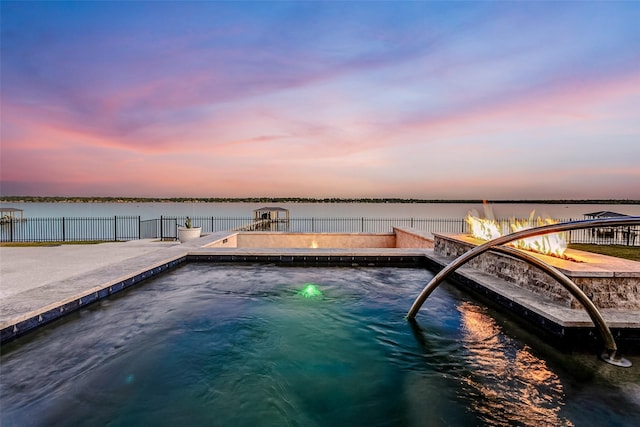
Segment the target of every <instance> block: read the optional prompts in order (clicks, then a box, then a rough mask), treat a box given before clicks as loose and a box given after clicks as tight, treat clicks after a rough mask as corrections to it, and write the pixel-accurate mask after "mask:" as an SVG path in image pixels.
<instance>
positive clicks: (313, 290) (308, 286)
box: [300, 283, 322, 298]
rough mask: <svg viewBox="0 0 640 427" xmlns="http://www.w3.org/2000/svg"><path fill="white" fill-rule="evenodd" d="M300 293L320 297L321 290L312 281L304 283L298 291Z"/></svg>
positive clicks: (308, 296)
mask: <svg viewBox="0 0 640 427" xmlns="http://www.w3.org/2000/svg"><path fill="white" fill-rule="evenodd" d="M300 295H302V296H303V297H305V298H314V297H321V296H322V292H321V291H320V289H318V287H317V286H316V285H314V284H313V283H305V284H304V288H302V290H301V291H300Z"/></svg>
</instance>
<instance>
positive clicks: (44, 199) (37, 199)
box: [0, 196, 640, 205]
mask: <svg viewBox="0 0 640 427" xmlns="http://www.w3.org/2000/svg"><path fill="white" fill-rule="evenodd" d="M0 202H4V203H8V202H14V203H482V202H487V203H491V204H498V203H547V204H548V203H552V204H625V205H630V204H633V205H635V204H640V200H629V199H585V200H571V199H562V200H542V199H535V200H504V199H503V200H475V199H446V200H443V199H404V198H396V197H381V198H369V197H363V198H343V197H328V198H313V197H115V196H114V197H66V196H0Z"/></svg>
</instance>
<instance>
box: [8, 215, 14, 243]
mask: <svg viewBox="0 0 640 427" xmlns="http://www.w3.org/2000/svg"><path fill="white" fill-rule="evenodd" d="M9 241H10V242H13V218H10V219H9Z"/></svg>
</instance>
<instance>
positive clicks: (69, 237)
mask: <svg viewBox="0 0 640 427" xmlns="http://www.w3.org/2000/svg"><path fill="white" fill-rule="evenodd" d="M570 220H571V219H558V221H559V222H565V221H570ZM185 221H186V217H185V216H161V217H160V218H156V219H149V220H142V219H141V218H140V217H139V216H125V217H118V216H116V217H104V218H28V219H22V220H17V219H14V220H10V221H7V220H3V221H2V223H0V241H1V242H73V241H123V240H136V239H162V240H173V239H176V238H177V236H178V226H180V225H183V224H184V223H185ZM509 221H510V220H507V219H501V220H499V222H500V224H501V225H502V227H503V231H505V232H506V231H508V223H509ZM191 223H192V226H194V227H202V233H204V234H206V233H213V232H218V231H231V230H249V229H258V230H264V231H287V232H299V233H390V232H392V231H393V228H394V227H401V228H407V227H411V228H415V229H418V230H421V231H424V232H426V233H430V234H433V233H467V232H468V225H467V222H466V221H465V220H464V219H462V218H365V217H359V218H316V217H310V218H290V219H289V220H277V221H276V220H274V221H266V222H265V221H261V222H260V223H256V221H255V219H254V218H251V217H191ZM567 241H568V242H570V243H595V244H605V245H611V244H616V245H627V246H640V227H638V226H631V227H609V228H606V229H588V230H573V231H570V232H568V233H567Z"/></svg>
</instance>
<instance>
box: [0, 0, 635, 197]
mask: <svg viewBox="0 0 640 427" xmlns="http://www.w3.org/2000/svg"><path fill="white" fill-rule="evenodd" d="M1 8H2V10H1V12H2V15H1V31H2V34H1V36H2V39H1V43H2V58H1V59H2V62H1V73H2V74H1V79H2V80H1V84H2V86H1V95H2V105H1V107H2V111H1V120H2V123H1V125H2V129H1V132H2V133H1V136H2V140H1V144H2V145H1V154H2V156H1V157H2V159H1V164H0V166H1V170H0V178H1V188H0V192H1V193H2V195H5V196H7V195H43V196H46V195H57V196H67V195H68V196H137V197H145V196H149V197H180V196H190V197H191V196H193V197H247V196H272V197H288V196H296V197H405V198H423V199H461V198H473V199H545V198H548V199H558V198H562V199H584V198H597V199H620V198H622V199H640V26H639V25H638V23H639V22H640V2H638V1H623V2H615V1H607V2H598V1H567V2H547V1H536V2H526V1H525V2H513V1H504V2H499V1H495V2H491V1H488V2H479V1H477V2H458V1H457V2H418V1H416V2H398V1H393V2H382V1H377V2H366V1H348V2H339V1H330V2H314V1H308V2H287V1H278V2H276V1H273V2H270V1H263V2H248V1H235V2H234V1H226V2H217V1H197V2H170V1H164V2H154V1H138V2H94V1H87V2H55V1H48V2H11V1H4V0H3V1H2V3H1Z"/></svg>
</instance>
